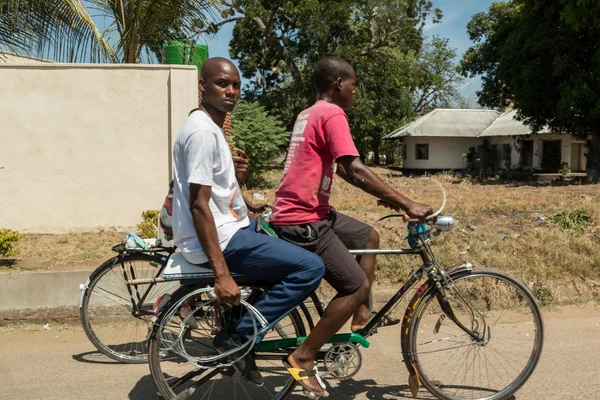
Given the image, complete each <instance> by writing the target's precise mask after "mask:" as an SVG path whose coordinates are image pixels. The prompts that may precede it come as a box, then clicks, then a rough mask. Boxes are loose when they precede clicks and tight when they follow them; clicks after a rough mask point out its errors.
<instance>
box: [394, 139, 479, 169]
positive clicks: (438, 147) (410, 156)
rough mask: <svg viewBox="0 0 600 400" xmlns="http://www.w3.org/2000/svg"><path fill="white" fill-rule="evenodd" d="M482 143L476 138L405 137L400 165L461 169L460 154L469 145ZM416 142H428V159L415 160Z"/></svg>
mask: <svg viewBox="0 0 600 400" xmlns="http://www.w3.org/2000/svg"><path fill="white" fill-rule="evenodd" d="M481 143H483V141H482V140H481V139H477V138H441V137H412V136H408V137H405V138H404V139H403V141H402V145H403V146H406V159H405V160H403V163H402V166H403V168H407V169H462V168H464V167H465V163H464V161H463V158H462V155H463V153H467V152H468V151H469V147H471V146H477V145H479V144H481ZM417 144H429V160H417V159H416V158H415V148H416V145H417Z"/></svg>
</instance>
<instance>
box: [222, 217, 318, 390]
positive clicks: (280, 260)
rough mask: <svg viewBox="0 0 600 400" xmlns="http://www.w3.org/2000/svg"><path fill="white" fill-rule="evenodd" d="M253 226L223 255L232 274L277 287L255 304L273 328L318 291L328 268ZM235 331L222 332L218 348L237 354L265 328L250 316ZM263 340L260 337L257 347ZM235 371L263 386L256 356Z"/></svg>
mask: <svg viewBox="0 0 600 400" xmlns="http://www.w3.org/2000/svg"><path fill="white" fill-rule="evenodd" d="M253 226H254V225H253V224H252V225H251V226H250V228H249V229H248V228H246V229H241V230H239V231H238V232H236V234H235V235H234V236H233V238H231V241H230V242H229V244H228V245H227V248H226V249H225V250H224V251H223V255H224V256H225V261H226V262H227V265H228V266H229V269H230V271H231V272H237V273H241V274H243V275H245V276H247V277H251V278H252V279H253V280H260V281H266V282H269V283H274V286H273V287H272V289H271V290H270V291H269V292H267V293H266V294H265V295H264V296H263V297H262V298H261V299H260V300H259V301H258V302H257V303H256V304H254V307H255V308H256V309H257V310H258V311H259V312H260V313H261V314H262V315H263V316H264V317H265V319H266V320H267V321H268V322H269V327H273V326H275V324H277V322H279V321H280V320H281V318H283V317H284V316H285V315H287V314H288V313H289V312H290V311H292V310H294V309H295V308H296V307H297V306H298V304H300V303H301V302H302V301H303V300H304V299H306V298H307V297H308V296H309V295H310V294H311V293H312V292H313V291H314V290H315V289H316V288H317V287H318V285H319V283H320V281H321V278H322V277H323V274H324V272H325V268H324V265H323V261H321V259H320V258H319V257H318V256H317V255H316V254H313V253H311V252H309V251H306V250H303V249H301V248H299V247H296V246H294V245H292V244H290V243H286V242H284V241H282V240H279V239H276V238H272V237H270V236H268V235H262V234H259V233H256V232H255V231H254V229H252V227H253ZM234 328H235V329H234V330H229V329H228V330H222V331H221V332H219V333H218V334H217V335H216V336H215V339H214V341H215V342H214V343H215V346H216V347H217V348H220V349H221V350H223V351H227V350H233V349H235V348H237V347H239V346H241V345H242V344H243V343H245V342H247V341H248V340H250V339H251V338H252V337H253V336H254V334H255V329H260V328H261V327H260V326H256V327H255V324H254V322H253V319H252V317H251V315H250V314H249V313H246V314H245V315H244V316H243V317H242V318H241V319H240V320H239V322H238V323H237V324H236V326H235V327H234ZM261 339H262V337H257V343H258V342H260V340H261ZM234 367H235V368H236V369H237V370H238V372H240V373H241V374H242V376H243V377H244V378H246V379H247V380H248V381H250V382H252V383H253V384H254V385H256V386H262V384H263V378H262V376H261V374H260V372H259V371H258V369H257V368H256V363H255V362H254V353H250V354H248V355H246V356H245V357H243V358H242V359H240V360H238V361H236V363H235V364H234Z"/></svg>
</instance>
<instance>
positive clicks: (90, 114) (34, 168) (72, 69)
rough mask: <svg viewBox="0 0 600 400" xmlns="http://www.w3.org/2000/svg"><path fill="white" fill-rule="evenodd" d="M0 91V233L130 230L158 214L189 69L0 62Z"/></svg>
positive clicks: (186, 99) (188, 91) (189, 104)
mask: <svg viewBox="0 0 600 400" xmlns="http://www.w3.org/2000/svg"><path fill="white" fill-rule="evenodd" d="M0 87H1V89H0V92H1V93H2V96H0V121H2V124H1V125H0V191H1V192H0V193H2V195H1V196H0V228H10V229H15V230H19V231H21V232H39V233H59V232H68V231H90V230H94V229H97V228H112V227H114V228H123V229H130V228H131V227H133V226H135V225H136V224H137V223H139V222H140V220H141V217H140V216H141V213H142V211H144V210H147V209H158V208H159V207H160V206H161V205H162V201H163V200H164V196H165V195H166V192H167V184H168V182H169V179H170V168H171V142H172V141H173V140H174V137H175V135H176V134H177V130H178V129H179V126H180V125H181V124H182V122H183V121H184V120H185V118H186V116H187V114H188V112H189V111H190V110H191V109H192V108H194V107H196V106H197V98H198V95H197V93H198V92H197V70H196V67H194V66H176V65H106V64H89V65H85V64H56V63H52V64H36V65H34V64H9V63H0Z"/></svg>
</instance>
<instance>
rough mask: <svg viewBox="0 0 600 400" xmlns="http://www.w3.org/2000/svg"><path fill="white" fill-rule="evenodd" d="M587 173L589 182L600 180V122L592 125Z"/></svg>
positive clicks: (588, 143) (588, 145)
mask: <svg viewBox="0 0 600 400" xmlns="http://www.w3.org/2000/svg"><path fill="white" fill-rule="evenodd" d="M587 147H588V152H587V155H586V156H587V165H586V175H587V177H586V178H587V182H588V183H598V182H599V181H600V123H595V124H593V125H592V133H591V137H590V139H588V141H587Z"/></svg>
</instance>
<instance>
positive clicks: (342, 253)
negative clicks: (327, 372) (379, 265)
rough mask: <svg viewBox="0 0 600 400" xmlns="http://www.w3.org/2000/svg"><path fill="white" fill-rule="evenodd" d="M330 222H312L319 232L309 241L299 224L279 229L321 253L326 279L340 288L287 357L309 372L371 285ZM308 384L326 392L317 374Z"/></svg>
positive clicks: (287, 237)
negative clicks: (305, 335) (307, 333)
mask: <svg viewBox="0 0 600 400" xmlns="http://www.w3.org/2000/svg"><path fill="white" fill-rule="evenodd" d="M328 224H329V221H321V222H319V223H316V224H311V229H314V230H316V231H317V232H318V238H317V239H316V240H314V241H313V242H310V243H306V242H305V243H302V238H303V237H306V232H303V231H302V230H303V229H306V228H302V227H299V226H298V227H294V226H288V227H280V228H279V229H280V232H283V235H282V237H283V238H285V239H286V240H290V241H292V242H293V243H297V244H298V245H300V246H303V247H305V248H310V249H311V250H313V251H315V252H316V253H317V254H319V255H320V256H321V258H322V259H323V262H324V263H325V268H326V272H325V279H326V280H327V282H329V283H330V284H331V285H332V286H333V288H334V289H336V290H337V291H338V295H337V296H336V297H335V298H334V299H333V300H331V302H330V303H329V305H328V306H327V309H326V310H325V312H324V314H323V316H322V317H321V319H320V320H319V322H318V323H317V325H316V326H315V327H314V328H313V330H312V331H311V333H310V335H309V336H308V337H307V338H306V340H305V341H304V342H303V343H302V344H301V345H300V346H299V347H298V349H296V351H294V352H293V353H292V354H291V355H290V356H289V357H288V362H289V364H290V365H291V366H292V367H294V368H300V369H304V370H307V371H310V370H312V369H313V368H314V365H315V358H316V356H317V353H318V351H319V350H320V349H321V347H322V346H323V345H324V344H325V343H326V342H327V340H329V339H330V338H331V337H332V336H333V335H335V334H336V333H337V332H338V331H339V330H340V329H341V328H342V326H343V325H344V324H345V323H346V321H348V319H349V318H350V317H351V316H352V314H354V312H355V311H356V309H357V308H358V307H359V306H360V305H361V304H362V303H364V302H365V301H368V297H369V284H368V281H367V278H366V276H365V273H364V272H363V271H362V269H361V268H360V266H359V265H358V264H357V262H356V260H355V259H354V257H352V255H351V254H350V253H349V252H348V249H347V248H346V246H344V244H343V243H342V242H341V241H340V239H339V238H338V237H337V236H336V235H335V233H334V232H333V231H332V230H331V227H330V225H329V226H328ZM294 238H297V240H298V242H295V241H294V240H295V239H294ZM304 382H307V381H304ZM305 384H306V385H307V386H308V387H310V388H311V389H312V390H313V391H315V392H322V391H323V389H321V387H320V385H319V383H318V382H317V380H316V378H314V377H311V378H310V379H309V380H308V382H307V383H305Z"/></svg>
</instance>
